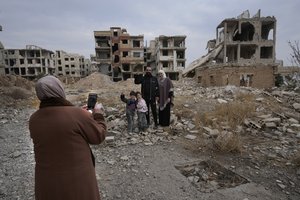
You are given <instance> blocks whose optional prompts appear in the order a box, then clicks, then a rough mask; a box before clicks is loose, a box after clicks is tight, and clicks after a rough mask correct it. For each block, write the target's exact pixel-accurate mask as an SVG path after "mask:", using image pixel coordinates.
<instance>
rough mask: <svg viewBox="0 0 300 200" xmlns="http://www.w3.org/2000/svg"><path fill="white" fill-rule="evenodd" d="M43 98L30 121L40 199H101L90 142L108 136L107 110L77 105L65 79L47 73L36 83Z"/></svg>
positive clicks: (36, 195)
mask: <svg viewBox="0 0 300 200" xmlns="http://www.w3.org/2000/svg"><path fill="white" fill-rule="evenodd" d="M36 93H37V97H38V98H39V100H40V101H41V102H40V109H39V110H37V111H36V112H35V113H34V114H33V115H32V116H31V117H30V121H29V130H30V136H31V138H32V140H33V144H34V153H35V162H36V166H35V198H36V200H99V199H100V195H99V190H98V186H97V180H96V175H95V168H94V165H93V155H92V152H91V149H90V147H89V144H100V143H101V142H102V141H103V140H104V139H105V134H106V124H105V120H104V117H103V113H102V112H103V110H102V109H100V108H97V109H96V108H95V109H94V110H93V113H89V112H88V111H86V110H83V109H81V108H78V107H75V106H73V105H72V104H71V103H70V102H69V101H67V100H66V98H65V93H64V89H63V87H62V84H61V82H60V81H59V80H58V79H57V78H55V77H54V76H46V77H43V78H41V79H40V80H39V81H38V82H37V83H36Z"/></svg>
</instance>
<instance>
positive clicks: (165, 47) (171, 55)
mask: <svg viewBox="0 0 300 200" xmlns="http://www.w3.org/2000/svg"><path fill="white" fill-rule="evenodd" d="M185 39H186V36H164V35H161V36H159V37H157V38H155V40H153V41H151V42H150V48H149V49H148V51H149V52H150V55H148V58H149V59H150V60H149V59H148V62H149V61H150V64H149V65H150V66H151V63H155V66H156V70H157V71H158V70H161V69H162V70H164V71H165V72H166V75H167V76H168V77H169V78H170V79H172V80H178V79H179V73H180V71H182V70H183V69H184V68H185V62H186V58H185V50H186V47H185ZM151 58H152V59H151Z"/></svg>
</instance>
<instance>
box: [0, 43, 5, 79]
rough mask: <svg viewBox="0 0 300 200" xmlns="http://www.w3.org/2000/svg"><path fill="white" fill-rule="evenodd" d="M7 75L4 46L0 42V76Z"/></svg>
mask: <svg viewBox="0 0 300 200" xmlns="http://www.w3.org/2000/svg"><path fill="white" fill-rule="evenodd" d="M4 74H5V65H4V46H3V45H2V43H1V42H0V75H4Z"/></svg>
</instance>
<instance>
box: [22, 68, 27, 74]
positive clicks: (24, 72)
mask: <svg viewBox="0 0 300 200" xmlns="http://www.w3.org/2000/svg"><path fill="white" fill-rule="evenodd" d="M21 75H26V69H25V67H22V68H21Z"/></svg>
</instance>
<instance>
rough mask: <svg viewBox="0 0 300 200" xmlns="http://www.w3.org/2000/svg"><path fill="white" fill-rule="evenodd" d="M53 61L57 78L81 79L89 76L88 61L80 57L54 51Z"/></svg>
mask: <svg viewBox="0 0 300 200" xmlns="http://www.w3.org/2000/svg"><path fill="white" fill-rule="evenodd" d="M53 59H54V61H55V72H54V73H55V75H57V76H69V77H74V78H81V77H85V76H87V75H88V74H89V66H90V61H89V59H85V58H84V56H82V55H79V54H74V53H67V52H65V51H62V50H56V51H55V54H54V56H53Z"/></svg>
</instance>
